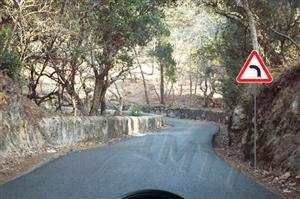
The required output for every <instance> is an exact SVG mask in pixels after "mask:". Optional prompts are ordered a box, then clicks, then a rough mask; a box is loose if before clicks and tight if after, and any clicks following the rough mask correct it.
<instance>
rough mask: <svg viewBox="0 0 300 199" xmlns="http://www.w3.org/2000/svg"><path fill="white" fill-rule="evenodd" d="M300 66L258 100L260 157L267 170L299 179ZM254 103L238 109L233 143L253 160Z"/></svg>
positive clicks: (246, 156)
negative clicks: (252, 111)
mask: <svg viewBox="0 0 300 199" xmlns="http://www.w3.org/2000/svg"><path fill="white" fill-rule="evenodd" d="M299 102H300V66H299V65H298V66H295V67H293V68H292V69H290V70H289V71H287V72H285V73H284V74H282V75H281V76H279V77H278V78H277V79H276V80H275V81H274V82H273V83H272V84H270V85H268V86H265V87H263V88H262V89H261V90H260V94H259V95H258V97H257V103H258V104H257V117H258V118H257V123H258V126H257V128H258V137H257V158H258V164H259V166H260V167H262V168H264V169H268V170H270V169H272V170H277V171H278V172H282V173H286V172H289V173H290V174H291V176H292V177H293V178H297V179H298V180H299V163H300V162H299V161H300V156H299V152H300V115H299V114H300V113H299ZM251 107H252V104H251V102H250V103H248V104H245V105H242V106H240V107H239V108H237V109H236V110H235V114H234V116H233V125H232V127H231V129H230V130H231V134H232V136H231V137H232V141H233V144H234V145H235V146H239V148H240V149H241V151H243V154H244V157H245V159H251V158H252V157H253V153H252V149H253V138H252V136H253V133H252V126H251V125H250V124H251V119H252V116H251Z"/></svg>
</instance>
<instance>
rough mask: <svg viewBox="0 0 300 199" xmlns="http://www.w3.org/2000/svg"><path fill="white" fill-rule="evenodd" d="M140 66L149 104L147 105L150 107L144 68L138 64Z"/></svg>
mask: <svg viewBox="0 0 300 199" xmlns="http://www.w3.org/2000/svg"><path fill="white" fill-rule="evenodd" d="M138 65H139V67H140V71H141V74H142V79H143V85H144V92H145V99H146V103H147V105H150V102H149V97H148V90H147V83H146V79H145V75H144V72H143V69H142V66H141V65H140V64H138Z"/></svg>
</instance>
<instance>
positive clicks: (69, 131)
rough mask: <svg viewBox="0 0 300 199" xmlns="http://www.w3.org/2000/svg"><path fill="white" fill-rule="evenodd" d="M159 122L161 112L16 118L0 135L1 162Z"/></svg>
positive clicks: (150, 127)
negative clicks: (36, 119) (34, 119)
mask: <svg viewBox="0 0 300 199" xmlns="http://www.w3.org/2000/svg"><path fill="white" fill-rule="evenodd" d="M162 126H163V119H162V116H141V117H129V116H124V117H123V116H122V117H117V116H115V117H50V118H43V119H41V121H40V122H39V123H38V124H36V125H29V123H28V121H27V120H17V121H15V123H14V125H13V126H10V127H9V128H7V130H6V131H5V133H4V134H3V135H1V136H0V162H1V159H2V160H3V159H5V158H9V156H11V155H13V156H15V155H17V156H24V155H28V154H30V153H38V152H40V151H42V150H43V149H45V148H60V147H72V146H75V145H76V144H79V143H85V142H92V143H97V142H107V141H109V140H111V139H113V138H118V137H122V136H124V135H135V134H137V133H139V132H145V131H150V130H155V129H159V128H161V127H162ZM2 130H3V129H2Z"/></svg>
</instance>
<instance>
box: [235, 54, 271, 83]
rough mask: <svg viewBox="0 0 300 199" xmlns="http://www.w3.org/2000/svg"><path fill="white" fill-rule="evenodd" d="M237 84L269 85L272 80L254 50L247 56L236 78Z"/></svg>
mask: <svg viewBox="0 0 300 199" xmlns="http://www.w3.org/2000/svg"><path fill="white" fill-rule="evenodd" d="M236 81H237V82H238V83H271V82H272V81H273V78H272V76H271V74H270V72H269V70H268V68H267V66H266V65H265V63H264V61H263V59H262V58H261V56H260V55H259V54H258V52H257V51H256V50H253V51H252V52H251V54H250V55H249V57H248V59H247V61H246V62H245V64H244V66H243V67H242V69H241V70H240V72H239V74H238V76H237V77H236Z"/></svg>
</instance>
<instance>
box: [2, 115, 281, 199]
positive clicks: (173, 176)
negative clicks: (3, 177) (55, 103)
mask: <svg viewBox="0 0 300 199" xmlns="http://www.w3.org/2000/svg"><path fill="white" fill-rule="evenodd" d="M168 122H169V123H170V125H171V127H170V128H168V129H167V130H164V131H163V132H162V133H153V134H148V135H145V136H140V137H135V138H132V139H129V140H126V141H122V142H120V143H118V144H114V145H110V146H106V147H102V148H99V149H91V150H88V151H82V152H74V153H71V154H69V155H67V156H64V157H61V158H59V159H56V160H54V161H51V162H50V163H48V164H45V165H44V166H42V167H40V168H37V169H35V170H34V171H33V172H31V173H29V174H27V175H24V176H22V177H20V178H18V179H16V180H14V181H11V182H9V183H7V184H4V185H3V186H1V187H0V198H1V199H6V198H9V199H19V198H24V199H38V198H41V199H45V198H53V199H60V198H64V199H67V198H70V199H71V198H72V199H75V198H78V199H79V198H91V199H96V198H103V199H119V198H121V196H122V195H124V194H126V193H128V192H132V191H137V190H143V189H162V190H167V191H170V192H173V193H175V194H178V195H180V196H182V197H184V198H186V199H202V198H203V199H206V198H209V199H213V198H218V199H222V198H228V199H234V198H237V199H246V198H255V199H259V198H272V199H273V198H277V197H278V196H276V195H274V194H273V193H270V192H268V191H267V190H265V189H264V188H263V187H261V186H260V185H258V184H256V183H255V182H253V181H251V180H250V179H248V178H247V177H246V175H245V174H243V173H238V172H236V171H235V170H233V169H232V168H231V167H230V166H229V165H228V164H227V163H225V162H224V161H223V160H222V159H221V158H219V157H218V156H217V155H216V154H215V153H214V151H213V148H212V146H211V140H212V136H213V134H214V133H215V132H216V131H217V127H216V126H215V125H214V124H213V123H207V122H195V121H188V120H176V119H168Z"/></svg>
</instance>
